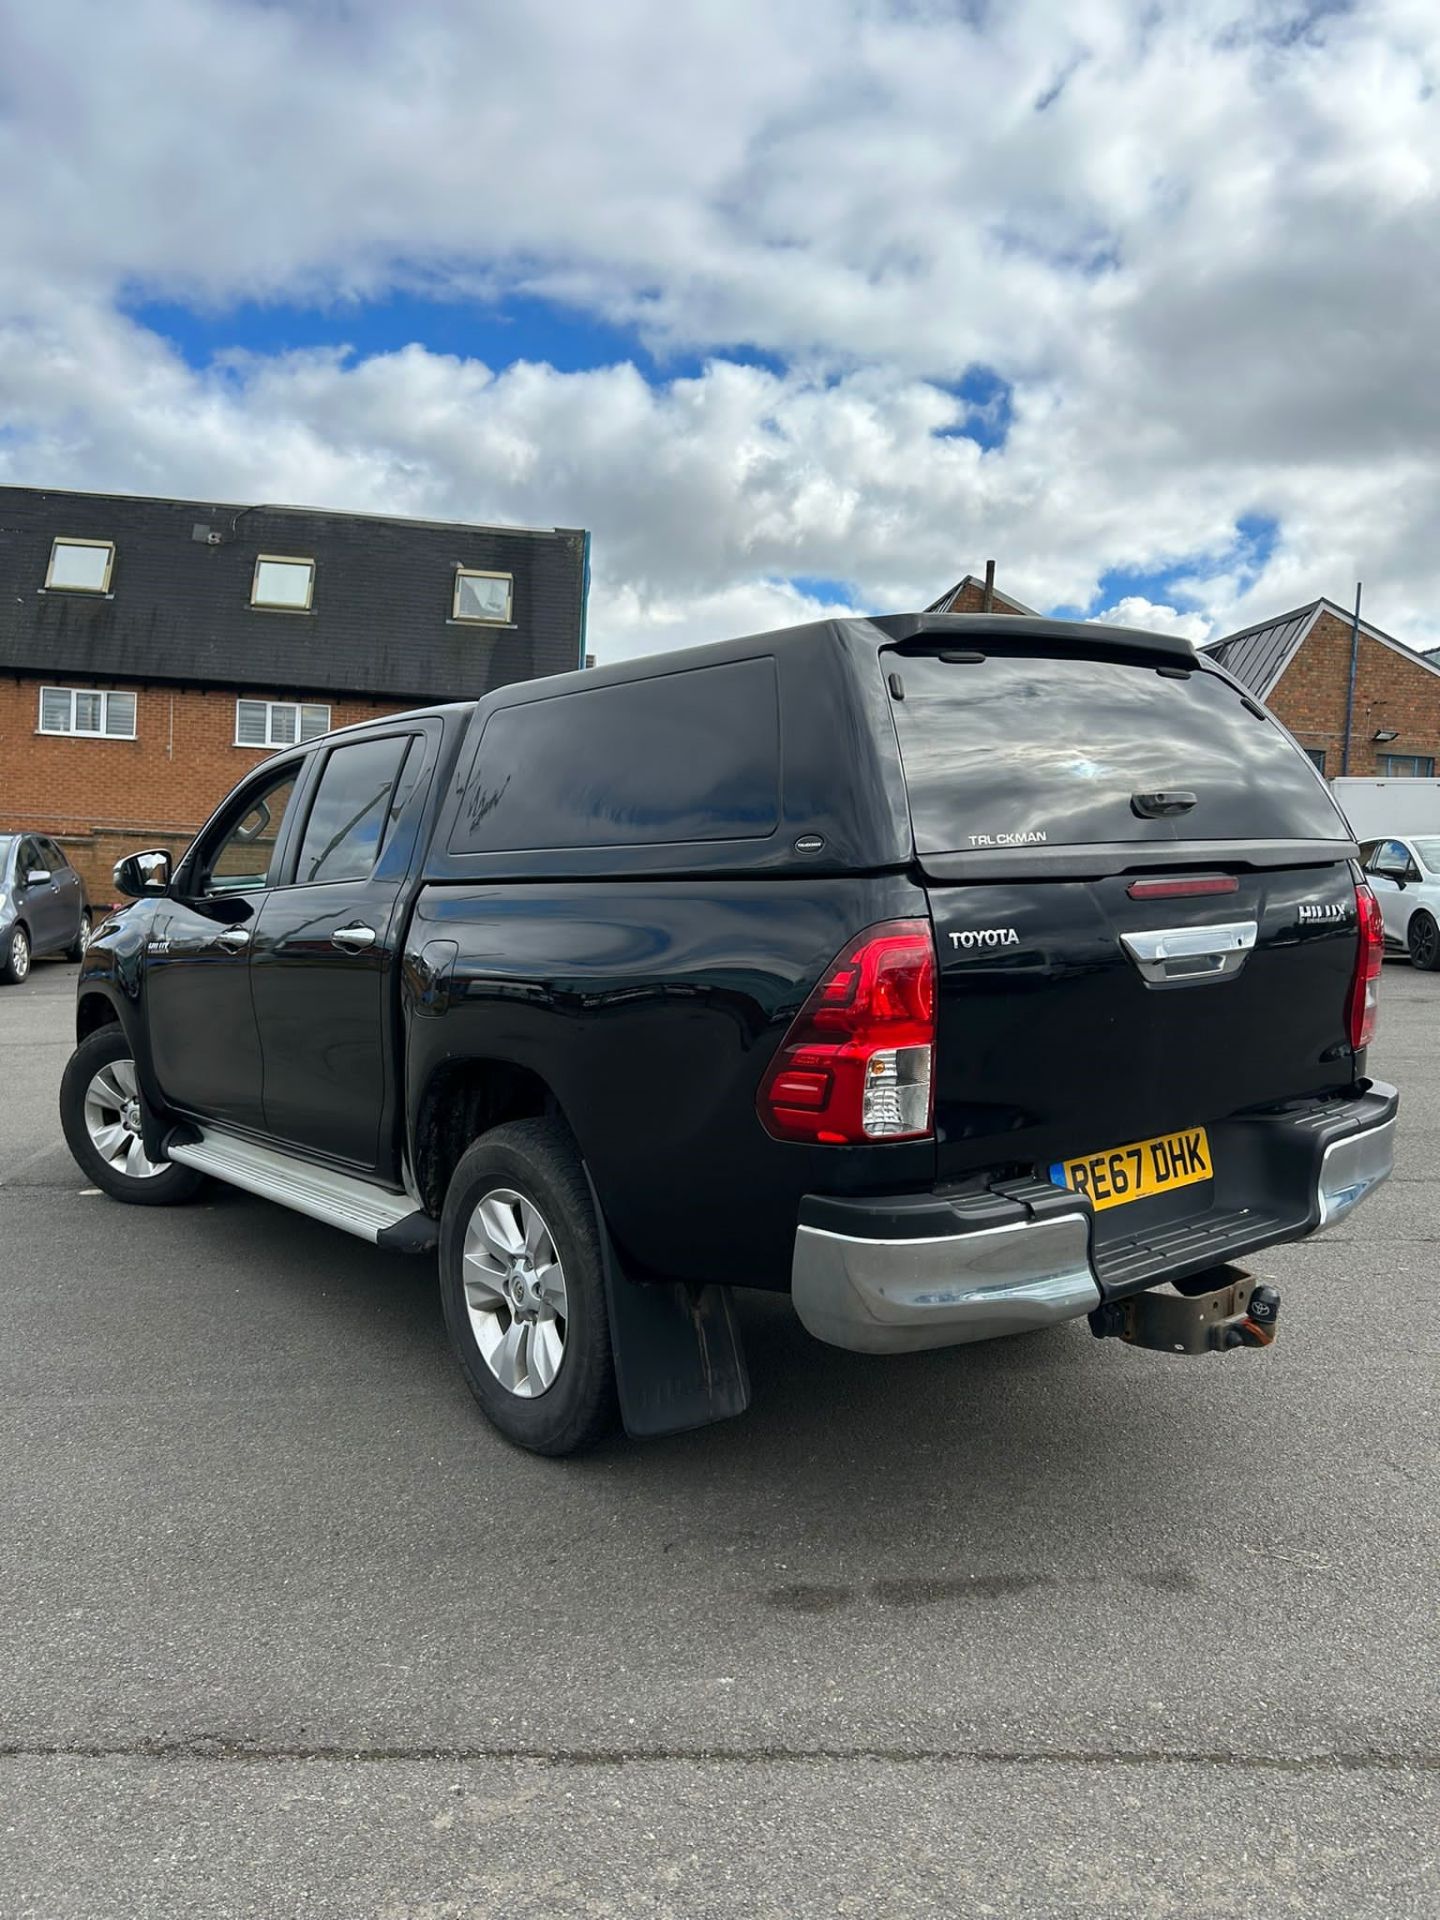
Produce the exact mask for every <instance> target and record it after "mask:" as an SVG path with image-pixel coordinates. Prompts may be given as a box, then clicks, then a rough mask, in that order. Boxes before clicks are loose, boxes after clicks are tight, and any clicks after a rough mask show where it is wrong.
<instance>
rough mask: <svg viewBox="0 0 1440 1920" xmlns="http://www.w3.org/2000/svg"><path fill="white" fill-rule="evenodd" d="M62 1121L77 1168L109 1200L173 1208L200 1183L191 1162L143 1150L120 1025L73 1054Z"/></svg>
mask: <svg viewBox="0 0 1440 1920" xmlns="http://www.w3.org/2000/svg"><path fill="white" fill-rule="evenodd" d="M60 1125H61V1128H62V1130H63V1132H64V1134H65V1144H66V1145H67V1146H68V1147H69V1149H70V1151H71V1153H72V1154H73V1155H74V1156H75V1163H76V1165H77V1166H78V1167H79V1168H80V1171H81V1172H82V1173H83V1174H85V1175H86V1176H87V1177H88V1178H89V1179H90V1180H91V1181H92V1182H93V1184H94V1185H95V1186H97V1187H99V1189H100V1191H101V1192H102V1193H108V1194H109V1195H110V1197H111V1199H112V1200H126V1201H128V1202H129V1203H130V1204H131V1205H132V1206H136V1207H174V1206H178V1205H179V1204H180V1203H181V1202H182V1201H185V1200H190V1199H192V1198H193V1197H194V1195H195V1194H196V1193H197V1192H198V1191H199V1190H200V1188H201V1187H202V1186H203V1185H204V1180H205V1176H204V1175H203V1174H201V1173H197V1172H196V1171H195V1169H194V1168H193V1167H177V1166H174V1165H173V1164H172V1163H171V1162H170V1161H168V1160H152V1159H151V1158H150V1157H149V1155H148V1154H147V1153H146V1151H145V1143H144V1141H143V1140H142V1139H141V1137H140V1101H139V1089H138V1087H137V1084H136V1079H135V1062H134V1061H133V1060H132V1059H131V1057H130V1042H129V1041H128V1040H127V1039H126V1038H125V1033H124V1030H123V1028H121V1027H119V1026H108V1027H101V1028H100V1029H99V1031H98V1032H96V1033H92V1034H91V1035H90V1036H89V1038H88V1039H85V1040H82V1041H81V1042H80V1044H79V1046H78V1047H77V1048H76V1049H75V1051H74V1053H72V1054H71V1056H70V1062H69V1065H68V1066H67V1067H66V1069H65V1073H64V1076H63V1078H62V1079H61V1082H60Z"/></svg>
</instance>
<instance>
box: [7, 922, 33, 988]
mask: <svg viewBox="0 0 1440 1920" xmlns="http://www.w3.org/2000/svg"><path fill="white" fill-rule="evenodd" d="M10 971H11V973H12V974H13V975H14V977H15V982H16V984H17V986H18V984H19V983H20V981H22V980H23V979H24V978H25V977H26V975H27V974H28V973H29V971H30V941H29V939H28V937H27V936H26V933H25V929H24V928H23V927H16V929H15V931H14V932H13V933H12V934H11V936H10Z"/></svg>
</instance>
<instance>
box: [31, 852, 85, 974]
mask: <svg viewBox="0 0 1440 1920" xmlns="http://www.w3.org/2000/svg"><path fill="white" fill-rule="evenodd" d="M40 851H41V852H42V854H43V855H44V856H45V865H46V866H47V867H48V868H49V869H50V878H51V879H52V880H53V881H54V883H55V892H56V896H57V898H58V899H59V902H60V906H61V928H62V934H63V944H64V945H65V946H66V947H67V948H68V947H69V946H71V945H72V944H73V943H74V942H75V941H76V940H78V939H79V937H80V917H81V915H82V914H83V912H84V911H85V889H84V887H83V886H82V885H81V882H80V876H79V874H78V873H77V872H76V871H75V869H74V867H72V866H71V864H70V862H69V861H68V860H67V859H66V858H65V855H64V854H63V853H62V852H61V850H60V848H59V847H58V846H57V845H56V844H55V842H54V841H53V840H50V839H47V838H46V837H45V836H44V835H43V834H42V835H41V836H40Z"/></svg>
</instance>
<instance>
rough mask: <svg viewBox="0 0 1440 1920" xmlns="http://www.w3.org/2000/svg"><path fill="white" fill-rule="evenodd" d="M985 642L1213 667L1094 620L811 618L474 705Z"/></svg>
mask: <svg viewBox="0 0 1440 1920" xmlns="http://www.w3.org/2000/svg"><path fill="white" fill-rule="evenodd" d="M985 640H1002V641H1007V642H1009V643H1011V644H1012V645H1013V644H1014V643H1016V642H1022V643H1024V644H1026V645H1029V646H1035V647H1037V648H1042V649H1043V648H1044V647H1046V646H1047V645H1048V646H1054V647H1056V648H1064V649H1067V650H1069V649H1073V648H1075V647H1076V646H1084V647H1087V648H1090V647H1093V648H1097V649H1100V650H1102V651H1104V652H1106V653H1110V654H1134V655H1136V656H1138V657H1148V658H1151V659H1153V658H1155V656H1156V655H1163V656H1164V657H1165V658H1166V659H1169V660H1173V661H1175V662H1176V663H1177V664H1181V665H1185V666H1192V667H1206V666H1209V665H1210V664H1211V663H1210V662H1208V661H1207V660H1206V658H1205V656H1204V655H1203V654H1201V653H1198V652H1197V651H1196V649H1195V648H1194V647H1193V646H1192V645H1191V644H1190V642H1189V641H1188V640H1182V639H1181V638H1179V637H1178V635H1176V634H1171V633H1146V632H1143V631H1141V630H1140V629H1139V628H1135V627H1110V626H1104V625H1102V624H1101V623H1100V622H1098V621H1093V620H1048V619H1042V618H1040V617H1039V616H1034V617H1031V616H1030V615H1026V614H1010V613H883V614H874V615H870V616H867V617H864V618H856V619H847V620H814V621H810V622H808V623H807V624H806V625H804V626H799V627H776V628H774V629H773V630H771V631H770V632H767V633H750V634H745V635H742V636H740V637H739V638H736V639H733V640H711V641H708V642H705V643H703V644H702V645H699V646H693V647H672V648H669V649H667V650H665V651H664V652H658V653H643V654H633V655H631V656H630V657H628V658H627V659H624V660H616V661H613V662H611V663H610V664H609V665H608V666H603V667H588V668H586V669H584V670H583V671H577V672H573V673H557V674H549V675H547V676H546V677H545V679H543V680H526V681H517V682H515V683H514V684H513V685H511V686H507V687H498V688H496V690H495V691H494V692H493V693H491V694H487V695H486V696H485V697H484V699H483V700H481V701H480V703H479V704H480V706H481V708H482V709H483V710H485V711H490V710H492V709H493V708H496V707H502V706H506V707H508V706H513V705H515V704H517V703H518V702H521V701H528V700H545V699H550V698H553V697H554V696H555V695H556V694H561V693H574V692H575V691H576V690H577V689H581V688H589V687H606V686H616V685H622V684H624V683H626V682H631V681H635V680H643V679H650V678H653V677H655V676H657V675H660V674H668V673H684V672H687V671H688V670H690V669H692V668H695V667H717V666H723V665H725V664H726V663H727V662H729V661H732V660H753V659H754V658H756V656H757V655H761V654H773V655H774V656H775V657H776V658H777V659H779V660H792V659H797V658H798V659H801V660H804V662H805V665H806V666H808V667H811V668H812V669H813V670H815V671H817V672H823V671H824V667H825V662H826V660H827V658H828V659H829V660H840V659H844V658H848V659H849V660H851V661H854V662H858V661H860V660H863V659H865V658H866V657H869V658H872V659H873V658H874V656H875V655H877V654H879V653H880V652H881V651H882V650H883V649H884V648H886V647H894V646H900V645H904V644H906V643H907V642H914V641H919V642H925V641H933V642H934V643H935V644H936V645H937V646H946V645H950V646H957V647H979V646H980V645H981V644H982V642H983V641H985Z"/></svg>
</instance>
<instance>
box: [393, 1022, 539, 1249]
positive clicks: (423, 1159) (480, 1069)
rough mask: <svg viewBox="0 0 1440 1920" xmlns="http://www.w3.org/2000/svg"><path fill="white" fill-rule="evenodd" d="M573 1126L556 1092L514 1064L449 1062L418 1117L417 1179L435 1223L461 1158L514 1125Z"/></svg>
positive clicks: (432, 1081)
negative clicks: (547, 1123) (485, 1136)
mask: <svg viewBox="0 0 1440 1920" xmlns="http://www.w3.org/2000/svg"><path fill="white" fill-rule="evenodd" d="M542 1119H549V1120H556V1121H559V1122H561V1123H562V1124H563V1125H564V1126H566V1127H567V1128H569V1120H568V1119H567V1117H566V1114H565V1111H564V1109H563V1108H562V1107H561V1105H560V1102H559V1100H558V1099H557V1097H556V1095H555V1092H554V1089H553V1088H552V1087H551V1086H550V1085H549V1083H548V1082H547V1081H546V1080H544V1079H543V1078H542V1077H541V1075H539V1074H538V1073H536V1072H535V1071H534V1070H533V1069H532V1068H529V1067H522V1066H519V1065H517V1064H516V1063H515V1062H514V1061H510V1060H447V1061H446V1062H444V1064H443V1065H441V1066H438V1067H436V1068H435V1069H434V1071H433V1072H432V1073H431V1075H430V1078H429V1079H428V1080H427V1081H426V1083H425V1089H424V1092H423V1093H422V1094H421V1096H420V1100H419V1103H418V1105H417V1107H416V1111H415V1135H414V1146H415V1178H416V1181H417V1183H418V1186H419V1191H420V1197H421V1199H422V1201H423V1202H424V1205H425V1209H426V1211H427V1212H428V1213H430V1214H432V1215H433V1216H434V1217H435V1218H436V1219H438V1218H439V1216H440V1213H441V1210H442V1208H443V1207H444V1204H445V1195H446V1193H447V1192H448V1190H449V1187H450V1182H451V1180H452V1178H453V1177H454V1173H455V1169H456V1167H457V1166H458V1165H459V1163H460V1158H461V1156H462V1154H464V1153H465V1151H466V1149H467V1148H469V1147H470V1146H472V1145H473V1144H474V1142H475V1141H476V1140H478V1139H479V1138H480V1137H481V1136H482V1135H483V1134H486V1133H489V1132H490V1131H491V1130H492V1128H495V1127H499V1126H503V1125H505V1123H506V1122H507V1121H510V1120H542Z"/></svg>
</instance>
